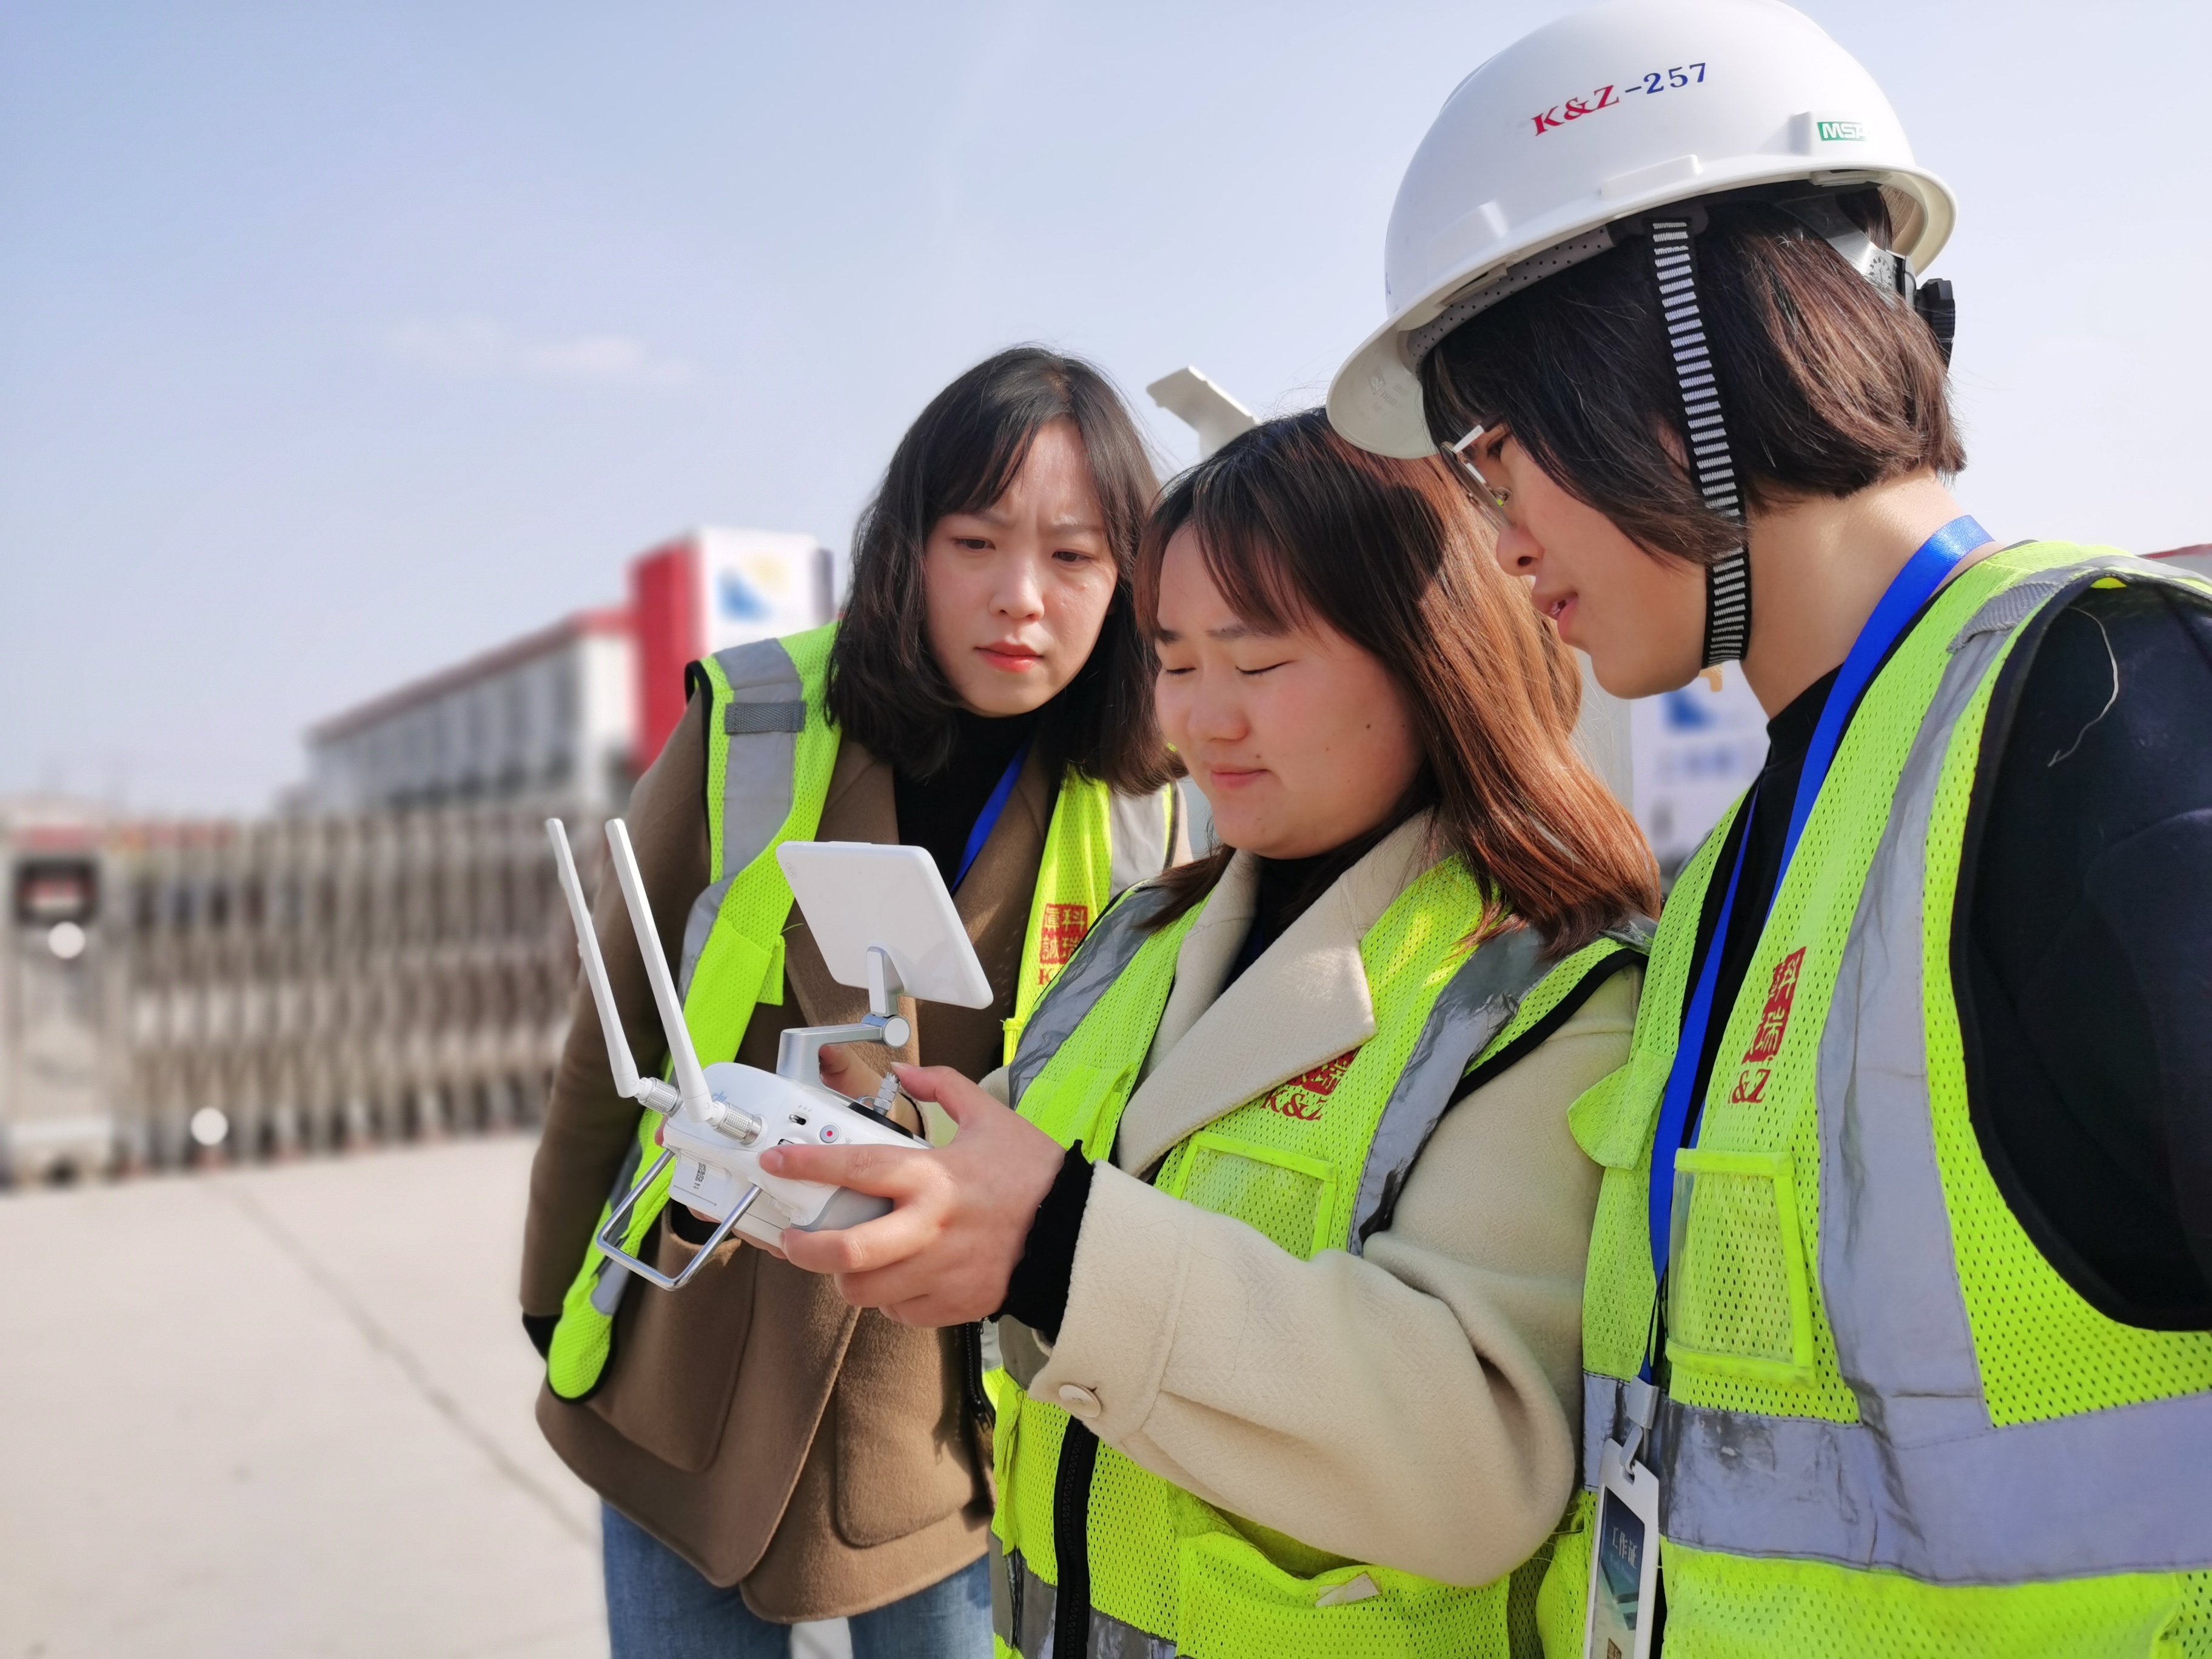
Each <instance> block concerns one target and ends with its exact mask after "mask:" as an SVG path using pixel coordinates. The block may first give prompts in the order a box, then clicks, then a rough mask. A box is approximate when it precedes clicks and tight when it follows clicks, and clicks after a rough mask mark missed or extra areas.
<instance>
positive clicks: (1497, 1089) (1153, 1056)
mask: <svg viewBox="0 0 2212 1659" xmlns="http://www.w3.org/2000/svg"><path fill="white" fill-rule="evenodd" d="M1137 593H1138V602H1139V616H1140V617H1141V619H1142V621H1143V623H1144V625H1145V626H1146V629H1147V630H1148V631H1149V632H1150V633H1151V635H1152V640H1153V641H1154V644H1155V647H1156V648H1157V650H1158V656H1159V665H1160V666H1159V676H1158V682H1157V686H1158V691H1157V696H1158V707H1159V712H1160V720H1161V724H1162V726H1163V729H1164V731H1165V732H1166V733H1167V735H1168V737H1169V738H1170V740H1171V741H1172V742H1173V743H1174V744H1175V745H1176V749H1177V750H1178V752H1179V753H1180V755H1181V757H1182V759H1183V761H1184V762H1185V763H1187V764H1188V767H1189V769H1190V774H1191V777H1192V779H1193V781H1194V782H1195V783H1196V785H1197V787H1199V788H1200V789H1201V790H1203V791H1204V792H1205V794H1206V799H1207V800H1208V801H1209V802H1210V803H1211V804H1212V808H1213V815H1214V823H1215V825H1216V828H1217V829H1218V834H1219V836H1220V838H1221V841H1222V842H1223V847H1222V848H1221V850H1220V851H1219V852H1218V853H1217V854H1214V855H1212V856H1211V857H1208V858H1206V859H1204V860H1200V861H1198V862H1195V863H1193V864H1189V865H1187V866H1182V868H1180V869H1178V870H1175V871H1172V872H1168V873H1167V874H1165V875H1164V876H1162V877H1160V878H1157V879H1155V880H1153V881H1151V882H1149V883H1146V884H1142V885H1140V886H1139V887H1138V888H1137V889H1135V890H1133V891H1132V892H1131V893H1130V894H1128V895H1127V896H1126V897H1125V898H1124V899H1123V900H1122V902H1121V903H1120V904H1119V905H1118V906H1117V907H1116V908H1115V909H1113V910H1112V911H1110V912H1109V913H1108V915H1107V916H1106V918H1105V920H1104V921H1103V922H1102V923H1101V924H1100V925H1099V927H1097V928H1096V929H1094V930H1093V932H1092V933H1091V937H1090V938H1089V939H1086V940H1085V943H1084V945H1083V948H1082V949H1081V950H1080V951H1079V952H1078V953H1077V955H1076V957H1075V960H1074V961H1073V963H1071V964H1070V965H1069V968H1068V970H1067V972H1066V974H1064V975H1062V976H1061V978H1060V981H1059V982H1058V983H1057V984H1056V985H1055V986H1054V988H1053V990H1052V992H1051V993H1050V994H1048V996H1047V997H1046V998H1045V1000H1043V1002H1042V1004H1041V1005H1040V1006H1039V1007H1038V1009H1037V1011H1036V1016H1035V1017H1034V1018H1032V1019H1031V1021H1030V1025H1029V1027H1028V1030H1026V1031H1025V1032H1024V1036H1023V1039H1022V1042H1021V1043H1020V1046H1019V1048H1018V1051H1017V1053H1016V1054H1015V1055H1014V1059H1013V1061H1012V1065H1011V1066H1009V1067H1008V1068H1007V1069H1006V1071H1005V1072H1004V1073H1000V1074H999V1075H998V1076H997V1077H995V1078H994V1079H989V1080H988V1083H989V1088H988V1089H984V1088H978V1087H977V1086H975V1085H973V1084H969V1083H968V1082H967V1081H966V1080H965V1079H962V1078H960V1077H959V1076H957V1074H956V1073H952V1072H951V1071H949V1070H945V1069H943V1068H932V1069H926V1070H902V1072H901V1073H900V1076H901V1079H902V1081H903V1082H904V1084H905V1085H906V1086H907V1088H908V1090H909V1091H912V1092H913V1093H915V1095H916V1096H917V1097H924V1098H928V1099H931V1100H933V1101H934V1102H935V1103H937V1104H938V1105H939V1107H941V1108H942V1109H945V1110H947V1111H948V1112H950V1113H951V1115H953V1116H954V1117H955V1118H957V1120H958V1121H959V1124H960V1133H959V1136H958V1138H957V1139H955V1140H954V1141H953V1142H952V1143H951V1145H950V1146H947V1147H945V1148H943V1149H941V1150H939V1151H936V1152H921V1151H915V1152H905V1151H899V1150H894V1149H884V1148H869V1149H852V1150H851V1151H849V1152H848V1151H842V1150H840V1151H836V1152H832V1151H831V1150H830V1149H827V1148H823V1149H816V1148H807V1149H804V1150H803V1151H801V1150H800V1149H797V1148H792V1149H786V1150H783V1151H781V1152H772V1153H770V1154H769V1158H771V1159H778V1160H781V1170H782V1171H783V1172H785V1173H789V1174H799V1175H804V1176H807V1177H808V1178H810V1179H816V1180H835V1181H837V1182H842V1183H843V1184H845V1185H848V1186H857V1187H860V1188H864V1189H866V1190H869V1191H873V1192H878V1193H881V1194H885V1195H887V1196H890V1197H891V1198H893V1199H894V1200H895V1208H894V1209H893V1210H892V1212H891V1213H890V1215H888V1216H885V1217H884V1218H881V1219H880V1220H878V1221H874V1222H871V1223H868V1224H866V1225H862V1226H859V1227H854V1228H853V1229H850V1230H849V1231H847V1232H844V1233H842V1234H837V1235H834V1236H833V1235H829V1234H821V1235H815V1236H811V1237H808V1238H806V1239H805V1240H804V1241H799V1242H794V1243H792V1244H791V1245H790V1247H789V1248H790V1250H791V1258H792V1260H793V1261H794V1262H799V1263H800V1264H802V1265H805V1266H807V1267H815V1268H818V1269H821V1270H823V1271H826V1272H835V1273H837V1274H838V1275H839V1284H840V1285H841V1286H842V1289H843V1291H844V1292H845V1295H846V1296H847V1297H848V1298H849V1299H851V1300H853V1301H854V1302H857V1303H859V1304H861V1305H863V1306H868V1307H879V1308H883V1309H884V1310H887V1311H889V1312H890V1314H891V1316H893V1317H895V1318H897V1319H899V1320H902V1321H903V1322H908V1323H913V1324H917V1325H942V1324H947V1323H952V1322H958V1321H962V1320H965V1319H969V1318H973V1317H975V1316H978V1315H980V1314H992V1313H995V1314H996V1315H997V1316H998V1322H999V1328H1000V1340H1001V1342H1002V1345H1003V1347H1004V1352H1005V1353H1006V1370H1007V1372H1008V1375H1009V1377H1010V1379H1011V1381H1012V1384H1014V1385H1018V1386H1010V1387H1009V1388H1007V1389H1005V1390H1004V1391H1002V1395H1001V1409H1000V1416H999V1424H998V1435H997V1449H998V1471H999V1479H1000V1492H999V1510H998V1515H997V1518H996V1522H995V1523H994V1532H995V1533H996V1534H997V1539H998V1543H999V1553H998V1555H997V1557H996V1560H997V1564H998V1567H999V1571H1000V1574H1001V1578H1000V1584H1001V1588H1002V1592H1003V1593H1002V1595H1001V1596H1000V1613H1001V1617H1000V1625H999V1636H1000V1639H1001V1640H1002V1641H1003V1642H1004V1643H1005V1644H1006V1645H1007V1646H1008V1647H1009V1648H1011V1649H1012V1650H1014V1651H1017V1652H1019V1653H1022V1654H1024V1655H1028V1656H1030V1659H1036V1656H1038V1655H1040V1654H1042V1653H1044V1652H1045V1651H1047V1650H1048V1647H1049V1651H1050V1652H1051V1653H1053V1654H1054V1655H1056V1656H1057V1655H1077V1654H1102V1653H1150V1652H1174V1653H1182V1654H1194V1655H1207V1656H1211V1655H1241V1654H1250V1655H1255V1656H1257V1655H1274V1654H1285V1653H1295V1654H1313V1655H1344V1656H1347V1659H1348V1656H1354V1655H1360V1656H1364V1655H1370V1654H1378V1653H1437V1654H1446V1653H1449V1654H1455V1655H1460V1654H1466V1655H1491V1654H1496V1655H1501V1656H1502V1655H1504V1654H1506V1653H1507V1652H1508V1651H1509V1650H1510V1644H1511V1643H1512V1640H1513V1637H1514V1633H1515V1632H1516V1631H1523V1632H1525V1630H1526V1628H1527V1626H1528V1618H1529V1606H1530V1604H1529V1600H1528V1598H1529V1596H1530V1595H1532V1594H1533V1591H1534V1584H1535V1582H1536V1578H1537V1577H1539V1576H1540V1575H1541V1564H1537V1565H1531V1558H1532V1556H1533V1555H1534V1553H1536V1552H1537V1551H1538V1550H1539V1548H1540V1547H1541V1545H1542V1544H1543V1542H1544V1541H1545V1539H1546V1537H1547V1535H1548V1534H1550V1533H1551V1531H1552V1529H1553V1527H1554V1526H1555V1525H1556V1523H1557V1522H1558V1521H1559V1516H1560V1514H1561V1512H1562V1510H1564V1508H1565V1504H1566V1503H1567V1500H1568V1498H1569V1496H1570V1494H1571V1492H1572V1490H1573V1487H1574V1481H1575V1469H1576V1459H1575V1419H1576V1416H1577V1413H1578V1412H1579V1409H1580V1398H1581V1386H1580V1370H1579V1364H1578V1342H1577V1328H1578V1321H1579V1317H1580V1296H1579V1285H1580V1283H1581V1276H1582V1270H1583V1257H1584V1254H1585V1251H1586V1249H1587V1243H1588V1238H1589V1220H1590V1214H1591V1210H1592V1206H1593V1205H1594V1204H1595V1201H1596V1196H1597V1187H1598V1170H1597V1168H1596V1166H1595V1164H1591V1163H1590V1162H1589V1160H1588V1159H1586V1158H1584V1157H1583V1154H1582V1153H1581V1152H1579V1151H1578V1150H1577V1146H1576V1145H1575V1142H1574V1139H1573V1138H1572V1136H1571V1134H1570V1133H1569V1129H1568V1107H1569V1105H1570V1103H1571V1102H1573V1101H1574V1100H1575V1099H1576V1097H1577V1096H1578V1095H1580V1094H1581V1093H1582V1092H1583V1091H1584V1090H1585V1089H1587V1088H1589V1086H1590V1085H1593V1084H1595V1083H1596V1082H1597V1081H1598V1080H1599V1079H1601V1078H1603V1077H1604V1076H1605V1075H1606V1074H1607V1073H1610V1072H1611V1071H1613V1069H1614V1068H1615V1067H1616V1066H1618V1065H1619V1064H1620V1060H1621V1059H1622V1057H1623V1056H1624V1055H1625V1054H1626V1052H1627V1047H1628V1039H1629V1030H1630V1026H1631V1024H1632V1019H1633V1016H1634V1011H1635V1006H1636V997H1637V987H1638V983H1639V981H1640V978H1641V965H1642V961H1643V957H1642V952H1641V940H1642V938H1643V933H1642V931H1641V924H1640V918H1641V916H1643V915H1646V914H1649V913H1650V911H1652V910H1654V909H1656V906H1657V902H1658V890H1657V875H1656V870H1655V868H1654V866H1653V865H1652V861H1651V857H1650V851H1649V849H1648V848H1646V847H1645V846H1644V842H1643V839H1642V837H1641V836H1639V835H1638V832H1637V829H1636V827H1635V824H1634V823H1633V822H1632V820H1631V819H1630V817H1629V816H1628V814H1627V812H1626V811H1625V810H1624V809H1623V808H1622V807H1621V806H1620V804H1619V803H1618V802H1617V801H1615V800H1614V799H1613V798H1612V797H1611V796H1610V795H1609V794H1607V793H1606V791H1605V789H1604V787H1602V786H1601V784H1600V783H1599V781H1598V780H1597V779H1596V777H1595V775H1593V774H1592V773H1591V771H1590V770H1589V768H1588V767H1587V766H1585V765H1584V764H1583V762H1582V760H1581V759H1580V758H1579V757H1577V753H1576V751H1575V748H1574V744H1573V731H1574V724H1575V715H1576V710H1577V702H1578V700H1579V696H1580V690H1581V685H1580V680H1579V678H1578V674H1577V668H1576V666H1575V664H1574V662H1573V659H1571V656H1570V655H1569V654H1568V653H1567V652H1566V651H1565V649H1564V648H1563V647H1561V646H1560V644H1559V641H1558V639H1557V637H1556V635H1554V634H1553V629H1552V628H1551V626H1550V624H1549V623H1545V622H1543V621H1541V620H1540V619H1539V618H1537V617H1534V615H1533V614H1531V613H1530V611H1529V610H1528V606H1527V605H1526V603H1525V602H1524V601H1523V600H1522V597H1521V595H1520V594H1519V593H1518V592H1516V586H1515V584H1514V583H1513V582H1512V581H1510V580H1509V579H1508V578H1506V577H1505V576H1504V574H1502V573H1501V572H1500V571H1499V570H1498V568H1497V567H1496V565H1495V564H1494V563H1493V562H1492V557H1491V544H1490V541H1489V538H1488V536H1487V533H1486V530H1485V528H1484V526H1483V525H1482V522H1481V520H1480V519H1479V518H1478V517H1477V515H1476V513H1474V509H1473V508H1472V507H1471V506H1470V505H1469V503H1468V500H1467V497H1466V495H1465V494H1464V492H1463V490H1462V489H1461V487H1460V486H1459V485H1458V484H1457V483H1455V482H1454V480H1453V478H1452V477H1451V476H1450V475H1449V473H1448V472H1447V471H1445V469H1444V468H1443V466H1442V465H1440V464H1439V463H1438V462H1437V461H1436V460H1434V459H1429V460H1424V461H1393V460H1384V459H1379V458H1376V457H1374V456H1370V455H1367V454H1364V453H1362V452H1360V451H1358V450H1357V449H1354V448H1353V447H1352V446H1351V445H1349V444H1347V443H1346V442H1344V441H1342V440H1341V439H1340V438H1338V437H1337V436H1336V435H1334V433H1333V432H1332V431H1331V430H1330V429H1329V427H1328V421H1327V419H1326V418H1325V416H1322V413H1321V411H1319V410H1314V411H1311V412H1309V413H1307V414H1304V415H1299V416H1291V417H1289V418H1286V419H1282V420H1277V421H1272V422H1267V423H1266V424H1264V425H1262V426H1261V427H1259V428H1257V429H1256V430H1255V431H1252V432H1250V433H1248V434H1247V435H1244V436H1243V437H1240V438H1238V439H1237V440H1236V441H1234V442H1232V443H1231V444H1230V445H1228V446H1227V447H1225V448H1224V449H1223V450H1221V451H1220V452H1219V453H1218V454H1216V455H1215V456H1213V457H1212V459H1209V460H1207V461H1206V462H1204V463H1202V464H1201V465H1199V466H1198V467H1197V468H1196V469H1195V470H1194V471H1191V472H1189V473H1188V474H1186V475H1184V476H1183V477H1182V478H1181V479H1179V480H1178V481H1177V482H1176V483H1175V484H1174V485H1173V486H1172V487H1171V488H1170V489H1169V491H1168V493H1167V495H1166V497H1165V499H1164V501H1163V502H1162V504H1161V505H1160V507H1158V510H1157V511H1156V512H1155V513H1154V515H1153V517H1152V522H1151V524H1150V526H1148V527H1147V529H1146V535H1145V539H1144V544H1143V550H1142V552H1141V554H1140V556H1139V564H1138V571H1137ZM1002 1100H1003V1102H1005V1103H1002ZM1007 1103H1011V1106H1012V1109H1011V1110H1010V1109H1008V1104H1007Z"/></svg>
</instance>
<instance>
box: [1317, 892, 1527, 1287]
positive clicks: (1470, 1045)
mask: <svg viewBox="0 0 2212 1659" xmlns="http://www.w3.org/2000/svg"><path fill="white" fill-rule="evenodd" d="M1543 956H1544V941H1543V940H1542V939H1541V938H1540V937H1538V935H1537V933H1536V930H1535V929H1534V928H1533V927H1521V928H1516V930H1514V931H1513V932H1512V933H1508V934H1506V935H1505V936H1504V938H1503V939H1492V940H1491V941H1490V942H1489V943H1488V944H1487V945H1484V946H1483V947H1482V948H1481V949H1480V950H1479V951H1476V952H1475V953H1474V955H1473V956H1471V957H1468V959H1467V960H1466V961H1465V962H1464V963H1461V964H1460V969H1459V971H1458V972H1457V973H1455V974H1454V975H1452V976H1451V981H1450V982H1449V984H1447V985H1446V986H1445V987H1444V988H1443V990H1442V991H1441V992H1439V993H1438V994H1437V1000H1436V1003H1435V1006H1433V1007H1431V1009H1430V1010H1429V1018H1428V1019H1427V1021H1426V1023H1425V1024H1423V1025H1422V1027H1421V1035H1420V1036H1419V1038H1417V1039H1416V1040H1415V1042H1414V1043H1413V1053H1412V1054H1409V1055H1407V1059H1406V1068H1405V1070H1403V1071H1402V1072H1401V1073H1398V1081H1397V1085H1396V1086H1395V1087H1394V1088H1393V1089H1392V1090H1391V1091H1390V1098H1389V1101H1388V1102H1387V1103H1385V1104H1384V1106H1383V1116H1382V1120H1381V1121H1379V1122H1377V1123H1376V1126H1375V1138H1374V1139H1372V1140H1370V1142H1369V1143H1368V1146H1367V1163H1366V1165H1365V1167H1364V1169H1362V1170H1361V1171H1360V1173H1359V1195H1358V1198H1357V1199H1356V1200H1353V1203H1352V1234H1351V1237H1350V1239H1349V1241H1348V1242H1347V1243H1346V1245H1345V1248H1346V1249H1348V1250H1349V1251H1351V1252H1352V1255H1359V1254H1360V1253H1361V1252H1362V1251H1363V1250H1364V1249H1366V1246H1367V1240H1368V1237H1369V1236H1370V1234H1372V1233H1373V1232H1374V1231H1376V1228H1378V1227H1380V1226H1382V1225H1385V1224H1386V1223H1387V1222H1388V1221H1389V1216H1390V1212H1391V1211H1392V1210H1393V1209H1395V1208H1396V1206H1397V1203H1398V1194H1399V1192H1400V1190H1401V1188H1403V1187H1404V1186H1405V1184H1406V1177H1407V1176H1408V1175H1410V1174H1411V1173H1412V1172H1413V1164H1414V1161H1415V1160H1416V1159H1418V1158H1419V1157H1420V1155H1421V1150H1422V1148H1424V1147H1425V1146H1427V1145H1428V1144H1429V1137H1430V1136H1431V1135H1432V1134H1434V1133H1436V1132H1437V1124H1439V1123H1441V1122H1442V1121H1443V1115H1444V1109H1445V1108H1446V1107H1447V1106H1449V1104H1450V1103H1451V1096H1452V1090H1453V1089H1454V1088H1455V1087H1456V1086H1457V1085H1458V1083H1459V1080H1460V1079H1461V1078H1462V1077H1464V1076H1465V1075H1466V1074H1467V1068H1468V1062H1469V1061H1471V1060H1473V1059H1474V1057H1475V1056H1476V1055H1477V1054H1480V1053H1481V1052H1482V1051H1483V1050H1484V1049H1485V1048H1488V1047H1489V1046H1490V1042H1491V1040H1492V1038H1494V1037H1495V1036H1497V1035H1498V1033H1499V1032H1500V1031H1502V1030H1504V1029H1505V1028H1506V1026H1507V1025H1509V1024H1511V1023H1512V1019H1513V1016H1514V1015H1515V1014H1516V1013H1517V1012H1520V1008H1521V1001H1522V998H1524V997H1526V996H1527V995H1528V993H1529V992H1530V991H1532V990H1534V988H1535V987H1536V984H1537V982H1538V981H1541V979H1542V978H1543V977H1544V975H1545V972H1546V967H1547V964H1546V963H1545V962H1544V959H1543Z"/></svg>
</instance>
